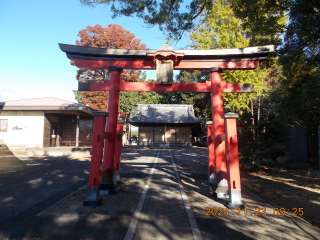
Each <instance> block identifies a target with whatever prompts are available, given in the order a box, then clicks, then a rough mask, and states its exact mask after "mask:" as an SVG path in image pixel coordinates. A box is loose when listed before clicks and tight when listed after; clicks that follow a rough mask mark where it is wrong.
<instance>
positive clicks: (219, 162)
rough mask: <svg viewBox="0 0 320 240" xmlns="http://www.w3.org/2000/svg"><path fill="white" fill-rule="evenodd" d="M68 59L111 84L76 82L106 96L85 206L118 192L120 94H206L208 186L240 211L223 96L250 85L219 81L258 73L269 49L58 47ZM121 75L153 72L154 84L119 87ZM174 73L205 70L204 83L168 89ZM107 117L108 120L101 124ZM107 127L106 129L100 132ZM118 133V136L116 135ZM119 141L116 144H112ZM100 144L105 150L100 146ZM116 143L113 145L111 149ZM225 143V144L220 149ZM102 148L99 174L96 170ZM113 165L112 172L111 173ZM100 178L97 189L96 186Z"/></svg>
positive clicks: (230, 116) (233, 136)
mask: <svg viewBox="0 0 320 240" xmlns="http://www.w3.org/2000/svg"><path fill="white" fill-rule="evenodd" d="M59 46H60V49H61V50H62V51H63V52H65V53H66V54H67V57H68V58H69V59H71V60H73V61H74V64H75V66H76V67H79V68H96V69H108V70H109V72H110V81H105V82H103V83H83V82H79V87H78V90H79V91H109V96H108V113H109V116H108V117H107V115H108V113H104V112H97V113H94V114H93V115H94V133H93V144H92V156H91V165H90V175H89V184H88V185H89V186H90V187H91V188H90V194H89V196H88V198H87V200H86V201H85V202H84V205H85V206H92V205H99V204H100V203H101V199H100V197H99V191H100V189H107V190H109V191H111V192H113V193H115V192H116V191H117V187H116V184H115V182H114V172H115V170H114V169H116V171H118V172H119V162H120V152H121V147H119V144H121V143H120V141H119V136H120V135H121V134H120V132H121V130H119V129H121V126H122V124H123V123H119V124H117V118H118V105H119V93H120V91H170V92H211V97H212V100H211V104H212V119H213V121H212V123H207V126H208V143H209V146H208V151H209V155H208V160H209V161H208V162H209V169H208V172H209V182H210V183H213V184H215V186H216V190H215V192H216V193H217V196H218V197H222V196H225V195H226V194H228V195H229V207H230V208H238V207H243V204H242V201H241V186H240V172H239V159H238V143H237V131H236V118H238V114H235V113H226V114H224V112H223V98H222V93H223V92H238V93H241V92H253V85H252V84H231V83H226V82H224V81H222V79H221V73H222V71H223V69H226V70H247V69H255V68H257V67H258V65H259V62H260V61H261V60H265V59H266V58H267V56H268V54H269V53H271V52H273V51H274V45H267V46H260V47H248V48H240V49H222V50H175V51H174V50H173V49H171V48H168V47H161V48H160V49H158V50H130V49H106V48H91V47H81V46H76V45H67V44H59ZM122 69H145V70H151V69H154V70H156V69H157V77H158V82H157V83H147V82H143V83H141V82H139V83H133V82H124V81H121V80H120V74H121V72H122ZM173 69H174V70H209V71H210V81H207V82H206V83H173V73H172V71H173ZM106 117H107V119H106ZM105 125H106V128H105ZM117 127H118V133H117ZM117 140H118V141H117ZM103 142H104V144H103ZM116 142H117V144H116ZM223 143H224V144H223ZM103 147H104V156H103V168H102V169H100V164H101V160H102V152H103ZM115 164H116V167H114V166H115ZM100 177H102V183H100Z"/></svg>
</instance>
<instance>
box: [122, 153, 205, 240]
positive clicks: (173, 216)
mask: <svg viewBox="0 0 320 240" xmlns="http://www.w3.org/2000/svg"><path fill="white" fill-rule="evenodd" d="M139 203H140V205H138V207H137V210H136V213H135V215H134V217H133V219H132V221H131V224H130V227H129V230H128V232H127V235H126V237H125V239H126V240H129V239H132V238H133V239H159V240H162V239H186V240H189V239H190V240H192V239H199V240H200V239H201V235H200V232H199V229H198V226H197V224H196V221H195V219H194V217H193V214H192V210H191V208H190V205H189V202H188V200H187V197H186V195H185V192H184V189H183V186H182V184H181V180H180V177H179V175H178V173H177V171H176V167H175V164H174V162H173V158H172V156H171V152H170V151H168V150H162V151H161V150H160V151H159V152H158V156H157V158H156V160H155V163H154V168H153V169H152V170H151V174H150V179H149V181H148V183H147V185H146V186H145V191H144V193H143V195H142V197H141V199H140V202H139ZM141 208H142V209H141ZM136 222H137V224H136ZM191 226H193V228H191ZM194 236H195V237H194Z"/></svg>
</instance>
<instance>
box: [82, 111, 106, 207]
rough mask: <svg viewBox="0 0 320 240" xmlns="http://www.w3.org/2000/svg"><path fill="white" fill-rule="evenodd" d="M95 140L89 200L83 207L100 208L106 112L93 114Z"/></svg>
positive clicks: (93, 142) (93, 141)
mask: <svg viewBox="0 0 320 240" xmlns="http://www.w3.org/2000/svg"><path fill="white" fill-rule="evenodd" d="M92 115H93V117H94V121H93V140H92V154H91V162H90V173H89V183H88V186H89V188H90V191H89V195H88V197H87V199H86V200H85V201H84V202H83V206H86V207H87V206H99V205H100V204H101V203H102V200H101V198H100V181H99V179H100V165H101V160H102V152H103V141H104V132H105V125H106V117H107V116H108V113H106V112H94V113H93V114H92Z"/></svg>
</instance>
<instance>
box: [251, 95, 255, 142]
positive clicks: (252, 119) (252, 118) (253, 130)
mask: <svg viewBox="0 0 320 240" xmlns="http://www.w3.org/2000/svg"><path fill="white" fill-rule="evenodd" d="M251 121H252V130H251V131H252V133H253V140H255V139H256V132H255V124H254V111H253V99H251Z"/></svg>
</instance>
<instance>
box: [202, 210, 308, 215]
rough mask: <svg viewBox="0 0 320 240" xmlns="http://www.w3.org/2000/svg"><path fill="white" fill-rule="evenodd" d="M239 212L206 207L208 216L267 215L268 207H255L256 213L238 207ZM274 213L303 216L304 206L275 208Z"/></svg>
mask: <svg viewBox="0 0 320 240" xmlns="http://www.w3.org/2000/svg"><path fill="white" fill-rule="evenodd" d="M237 210H238V212H235V211H233V212H229V209H228V208H225V209H223V208H206V216H223V215H239V216H240V215H244V216H246V215H253V216H265V215H267V209H266V208H255V212H254V213H250V214H249V213H247V208H243V209H240V208H238V209H237ZM273 215H274V216H284V215H289V216H303V208H291V209H286V208H273Z"/></svg>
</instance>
